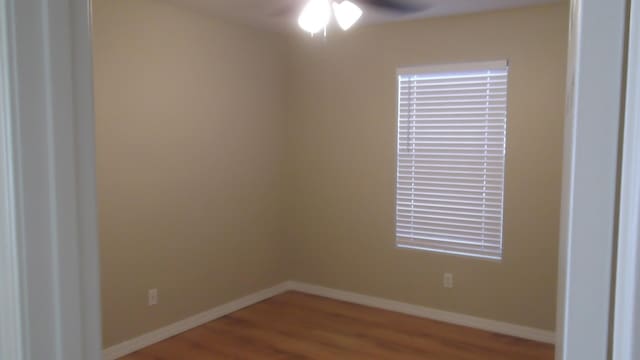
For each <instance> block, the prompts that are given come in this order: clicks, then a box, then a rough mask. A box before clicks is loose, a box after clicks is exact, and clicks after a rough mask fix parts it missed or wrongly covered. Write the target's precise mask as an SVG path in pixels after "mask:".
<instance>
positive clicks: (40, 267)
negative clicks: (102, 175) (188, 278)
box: [0, 0, 102, 360]
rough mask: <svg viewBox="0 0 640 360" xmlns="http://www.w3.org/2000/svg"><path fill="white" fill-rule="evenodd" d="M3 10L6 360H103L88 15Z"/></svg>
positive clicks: (0, 138)
mask: <svg viewBox="0 0 640 360" xmlns="http://www.w3.org/2000/svg"><path fill="white" fill-rule="evenodd" d="M0 6H2V8H1V9H0V15H1V17H0V20H1V21H0V35H1V36H2V37H1V38H0V46H1V47H2V49H1V50H0V55H2V56H3V57H2V63H1V64H2V65H1V67H2V69H1V74H2V75H1V76H0V81H2V87H1V89H2V90H3V91H2V93H0V96H2V100H1V101H2V105H3V107H2V113H1V114H0V115H1V116H0V122H1V123H0V147H1V149H2V151H3V152H2V159H1V160H0V168H1V169H0V176H2V181H0V185H1V186H0V191H2V194H1V195H0V200H1V201H0V206H1V207H0V221H2V222H0V225H3V226H2V235H3V238H2V242H0V246H1V247H0V251H2V253H1V258H2V259H3V261H2V263H1V265H0V267H1V268H2V269H0V270H2V271H3V275H5V273H4V271H6V276H2V278H3V279H2V280H3V283H2V284H3V289H2V292H0V293H2V296H0V300H2V303H1V305H2V311H0V314H1V315H2V316H3V318H2V320H3V322H2V323H0V341H2V342H1V344H2V350H0V351H1V353H0V355H1V357H2V359H8V360H39V359H52V360H90V359H100V358H101V347H102V346H101V332H100V330H101V326H100V313H101V311H100V291H99V289H100V278H99V271H98V270H99V263H98V260H99V255H98V240H97V227H96V201H95V197H96V189H95V149H94V148H95V141H94V128H93V126H94V120H93V95H92V92H93V84H92V60H91V54H92V49H91V32H90V11H89V9H90V8H89V3H88V1H86V0H30V1H24V0H0ZM7 90H8V91H7ZM7 105H8V106H7ZM5 258H10V259H13V261H8V262H5V261H4V259H5ZM5 277H7V278H8V280H9V282H8V285H9V286H8V289H9V292H8V295H7V296H5V294H6V293H5V289H4V285H5V283H4V280H5ZM16 280H17V281H16ZM12 283H13V285H12ZM11 314H13V317H9V315H11ZM16 315H17V316H16ZM5 318H7V319H9V320H10V322H7V323H5V322H4V319H5ZM9 344H13V345H12V346H10V347H8V346H9ZM6 346H7V347H6ZM5 351H6V353H5Z"/></svg>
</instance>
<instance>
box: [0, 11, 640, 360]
mask: <svg viewBox="0 0 640 360" xmlns="http://www.w3.org/2000/svg"><path fill="white" fill-rule="evenodd" d="M637 1H638V0H634V2H637ZM89 3H90V0H30V1H25V0H0V5H1V6H2V9H0V36H2V37H1V38H0V46H1V47H2V49H1V50H0V56H5V57H6V56H7V54H11V56H10V57H9V58H8V60H9V61H8V62H5V61H3V62H2V66H3V68H2V69H1V70H2V73H0V81H3V86H4V87H0V91H2V92H0V97H1V98H2V100H1V101H2V105H3V107H2V112H0V121H1V123H0V149H1V150H3V153H2V154H5V155H4V156H2V157H0V176H2V181H0V191H1V192H2V194H0V226H3V227H2V228H0V230H2V231H3V232H1V234H2V235H3V238H2V240H3V241H0V251H1V252H2V253H0V260H3V261H2V263H0V270H1V271H3V273H2V275H1V276H2V277H1V279H2V280H3V284H4V281H5V280H6V279H8V280H6V281H8V282H7V284H12V283H13V286H11V285H9V287H8V288H9V289H11V290H14V291H9V292H8V293H7V292H4V289H3V292H1V293H0V306H1V307H2V309H0V316H2V318H0V319H2V320H3V321H2V322H1V323H0V345H2V348H0V349H1V350H0V355H1V356H2V358H3V359H5V358H6V359H11V360H39V359H52V360H97V359H100V358H101V334H100V301H99V294H100V291H99V284H100V278H99V271H98V270H99V265H98V259H99V256H98V240H97V227H96V190H95V139H94V118H93V99H92V97H93V95H92V94H93V91H92V89H93V86H92V70H91V69H92V60H91V54H92V48H91V31H90V5H89ZM625 3H626V1H625V0H607V1H601V0H572V6H571V8H572V10H571V31H570V53H569V87H568V96H567V99H568V106H567V122H566V124H567V126H566V132H565V165H564V174H565V176H564V181H563V221H562V224H563V230H562V244H561V252H560V253H561V256H560V282H559V283H560V285H559V299H558V303H559V305H558V331H557V333H558V343H557V349H558V350H557V358H558V359H565V360H584V359H598V360H599V359H606V358H607V356H608V352H609V351H610V345H609V344H608V341H607V339H608V337H609V333H610V332H609V331H610V330H609V321H610V316H609V313H610V308H611V306H610V305H611V304H610V303H609V302H610V294H611V292H612V291H613V290H612V288H611V283H612V281H611V279H612V275H613V272H612V266H613V264H612V258H613V256H614V254H613V244H614V239H613V236H614V229H615V226H616V223H615V213H616V210H617V208H616V191H617V187H616V183H617V178H616V177H617V174H618V168H617V164H618V144H619V139H618V134H619V130H620V122H619V119H620V117H621V113H620V104H622V92H621V86H622V85H621V84H622V75H623V71H622V67H623V61H622V56H623V48H624V43H623V40H624V34H625V28H624V23H625ZM7 50H8V52H7ZM2 60H5V58H2ZM6 90H9V92H8V93H7V92H6ZM6 104H9V105H11V106H9V107H7V106H5V105H6ZM7 154H8V155H9V156H6V155H7ZM628 176H629V175H628V174H627V177H626V178H628ZM5 235H6V236H5ZM7 240H8V241H7ZM5 259H14V260H17V261H7V262H5V261H4V260H5ZM7 269H8V271H7V272H4V271H5V270H7ZM5 278H6V279H5ZM8 314H9V315H11V314H13V315H12V316H8ZM16 314H18V316H16ZM5 319H9V320H10V321H8V322H5V321H4V320H5ZM7 344H13V346H9V347H7ZM5 351H6V352H7V353H6V354H5ZM620 360H623V358H620Z"/></svg>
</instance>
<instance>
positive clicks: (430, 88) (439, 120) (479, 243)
mask: <svg viewBox="0 0 640 360" xmlns="http://www.w3.org/2000/svg"><path fill="white" fill-rule="evenodd" d="M507 74H508V67H507V63H506V61H499V62H489V63H475V64H453V65H446V66H432V67H421V68H407V69H400V70H399V71H398V158H397V164H398V165H397V193H396V241H397V245H398V246H400V247H408V248H416V249H422V250H429V251H435V252H443V253H449V254H458V255H469V256H475V257H482V258H489V259H501V258H502V214H503V195H504V191H503V190H504V163H505V142H506V120H507Z"/></svg>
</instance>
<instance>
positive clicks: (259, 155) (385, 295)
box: [92, 0, 569, 360]
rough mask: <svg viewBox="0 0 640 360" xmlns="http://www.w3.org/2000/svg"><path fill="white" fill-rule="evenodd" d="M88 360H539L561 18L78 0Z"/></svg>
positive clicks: (553, 263)
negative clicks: (94, 288)
mask: <svg viewBox="0 0 640 360" xmlns="http://www.w3.org/2000/svg"><path fill="white" fill-rule="evenodd" d="M92 6H93V8H92V18H93V20H92V21H93V25H92V26H93V39H92V40H93V67H94V69H93V71H94V103H95V121H96V130H95V134H96V152H97V158H96V166H97V199H98V214H99V216H98V229H99V239H100V260H101V261H100V262H101V264H100V270H101V292H102V294H101V303H102V337H103V346H104V358H105V359H126V360H143V359H166V360H169V359H289V358H290V359H461V360H462V359H466V360H473V359H553V358H554V340H555V333H556V321H557V320H556V317H557V316H556V312H557V311H556V310H557V302H558V300H557V299H558V295H557V293H558V267H559V265H558V264H559V253H558V249H559V246H560V245H559V238H560V234H561V232H560V220H561V216H560V213H561V200H562V199H561V197H562V166H563V130H564V126H565V122H564V119H565V96H566V95H565V94H566V83H567V54H568V39H569V37H568V34H569V4H568V2H566V1H552V0H513V1H498V0H455V1H454V0H423V1H420V0H385V1H383V0H359V1H356V0H352V1H346V0H343V1H337V0H336V1H325V0H311V1H308V0H304V1H303V0H299V1H298V0H277V1H276V0H274V1H263V0H242V1H239V0H94V1H93V5H92Z"/></svg>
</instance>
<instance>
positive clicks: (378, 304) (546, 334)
mask: <svg viewBox="0 0 640 360" xmlns="http://www.w3.org/2000/svg"><path fill="white" fill-rule="evenodd" d="M289 290H294V291H299V292H303V293H307V294H311V295H318V296H324V297H327V298H330V299H335V300H341V301H346V302H350V303H354V304H360V305H365V306H371V307H375V308H379V309H384V310H390V311H395V312H399V313H403V314H408V315H413V316H418V317H422V318H427V319H432V320H438V321H443V322H447V323H451V324H456V325H462V326H468V327H472V328H476V329H481V330H486V331H491V332H495V333H498V334H504V335H510V336H515V337H519V338H523V339H529V340H534V341H540V342H544V343H549V344H553V343H554V342H555V334H554V332H552V331H547V330H540V329H536V328H531V327H526V326H521V325H514V324H509V323H505V322H501V321H495V320H489V319H483V318H479V317H475V316H470V315H464V314H457V313H452V312H448V311H442V310H437V309H431V308H427V307H424V306H418V305H411V304H407V303H403V302H399V301H394V300H388V299H383V298H379V297H374V296H368V295H362V294H358V293H354V292H350V291H343V290H336V289H331V288H327V287H323V286H317V285H311V284H306V283H302V282H297V281H286V282H283V283H281V284H278V285H276V286H274V287H271V288H268V289H265V290H261V291H258V292H256V293H253V294H250V295H247V296H245V297H242V298H240V299H237V300H234V301H231V302H228V303H226V304H223V305H220V306H217V307H215V308H213V309H211V310H208V311H205V312H202V313H200V314H197V315H194V316H191V317H189V318H186V319H184V320H180V321H178V322H176V323H173V324H171V325H168V326H165V327H162V328H160V329H158V330H154V331H152V332H149V333H147V334H144V335H141V336H138V337H136V338H134V339H131V340H127V341H125V342H122V343H120V344H118V345H114V346H112V347H110V348H107V349H105V350H104V351H103V360H115V359H118V358H120V357H123V356H125V355H128V354H131V353H133V352H136V351H138V350H140V349H143V348H145V347H147V346H150V345H153V344H155V343H157V342H160V341H162V340H165V339H168V338H170V337H172V336H175V335H178V334H180V333H182V332H185V331H187V330H190V329H193V328H195V327H198V326H200V325H203V324H206V323H208V322H209V321H212V320H215V319H217V318H220V317H222V316H225V315H228V314H230V313H232V312H234V311H237V310H240V309H242V308H245V307H247V306H250V305H253V304H255V303H258V302H260V301H262V300H266V299H268V298H270V297H273V296H275V295H278V294H281V293H283V292H285V291H289Z"/></svg>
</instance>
